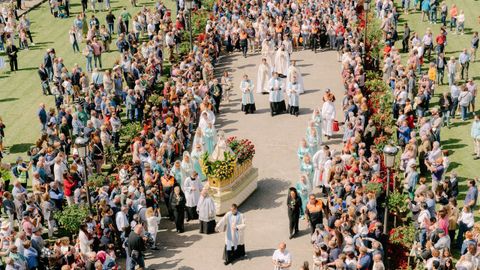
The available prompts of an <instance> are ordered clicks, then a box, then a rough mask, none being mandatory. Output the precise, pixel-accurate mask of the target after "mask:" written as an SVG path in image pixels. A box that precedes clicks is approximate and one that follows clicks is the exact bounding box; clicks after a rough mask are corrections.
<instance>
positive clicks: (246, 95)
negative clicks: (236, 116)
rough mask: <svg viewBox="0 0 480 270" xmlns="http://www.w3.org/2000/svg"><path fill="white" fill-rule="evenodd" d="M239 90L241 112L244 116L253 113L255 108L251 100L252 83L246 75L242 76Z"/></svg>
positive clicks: (253, 101)
mask: <svg viewBox="0 0 480 270" xmlns="http://www.w3.org/2000/svg"><path fill="white" fill-rule="evenodd" d="M240 90H241V91H242V112H245V114H249V113H254V112H255V109H256V108H255V100H254V99H253V82H252V80H250V79H249V78H248V75H247V74H245V75H243V80H242V82H241V83H240Z"/></svg>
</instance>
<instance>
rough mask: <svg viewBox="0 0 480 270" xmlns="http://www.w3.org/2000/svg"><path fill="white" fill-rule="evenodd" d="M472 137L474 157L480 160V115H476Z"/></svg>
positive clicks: (471, 132)
mask: <svg viewBox="0 0 480 270" xmlns="http://www.w3.org/2000/svg"><path fill="white" fill-rule="evenodd" d="M470 135H471V136H472V139H473V147H474V148H473V149H474V152H473V155H474V156H475V157H474V158H473V159H475V160H478V159H480V115H478V114H477V115H475V119H474V120H473V123H472V129H471V131H470Z"/></svg>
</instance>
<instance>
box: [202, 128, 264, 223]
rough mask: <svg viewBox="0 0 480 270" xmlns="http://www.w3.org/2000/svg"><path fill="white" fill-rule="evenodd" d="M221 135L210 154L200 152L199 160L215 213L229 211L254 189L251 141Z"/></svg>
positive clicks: (220, 213) (255, 171)
mask: <svg viewBox="0 0 480 270" xmlns="http://www.w3.org/2000/svg"><path fill="white" fill-rule="evenodd" d="M223 136H224V135H223V134H221V135H220V136H219V139H218V141H217V145H216V146H215V150H214V151H213V153H212V154H210V155H209V154H208V153H205V154H203V156H202V159H201V162H200V163H201V167H202V171H203V173H204V174H205V175H206V176H207V178H208V185H209V187H210V195H211V196H212V198H213V200H214V201H215V207H216V212H217V213H216V214H217V215H223V214H225V213H226V212H228V211H230V207H231V205H232V204H233V203H235V204H237V205H240V204H241V203H243V202H244V201H245V200H246V199H247V198H248V196H250V194H252V193H253V192H254V191H255V189H257V177H258V169H257V168H254V167H253V166H252V160H253V156H254V155H255V146H254V145H253V144H252V142H251V141H250V140H247V139H237V138H236V137H229V138H227V139H225V138H224V137H223Z"/></svg>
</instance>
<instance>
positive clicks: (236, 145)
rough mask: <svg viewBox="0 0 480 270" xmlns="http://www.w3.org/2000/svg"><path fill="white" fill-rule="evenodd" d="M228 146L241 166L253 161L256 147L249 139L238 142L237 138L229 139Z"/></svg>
mask: <svg viewBox="0 0 480 270" xmlns="http://www.w3.org/2000/svg"><path fill="white" fill-rule="evenodd" d="M227 144H228V146H229V147H230V149H232V151H233V152H234V153H235V155H236V156H237V160H238V163H239V164H242V163H243V162H245V161H247V160H252V159H253V156H254V155H255V146H254V145H253V143H252V142H251V141H250V140H248V139H242V140H238V139H237V137H229V138H228V139H227Z"/></svg>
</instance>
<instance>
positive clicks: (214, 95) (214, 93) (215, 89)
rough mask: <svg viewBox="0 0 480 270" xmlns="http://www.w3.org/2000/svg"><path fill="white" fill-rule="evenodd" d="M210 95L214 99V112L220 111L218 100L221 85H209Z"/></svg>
mask: <svg viewBox="0 0 480 270" xmlns="http://www.w3.org/2000/svg"><path fill="white" fill-rule="evenodd" d="M209 93H210V96H212V98H213V100H215V113H218V112H219V111H220V102H221V101H222V94H223V90H222V86H221V85H220V84H218V83H217V84H214V85H212V86H211V87H210V91H209Z"/></svg>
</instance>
